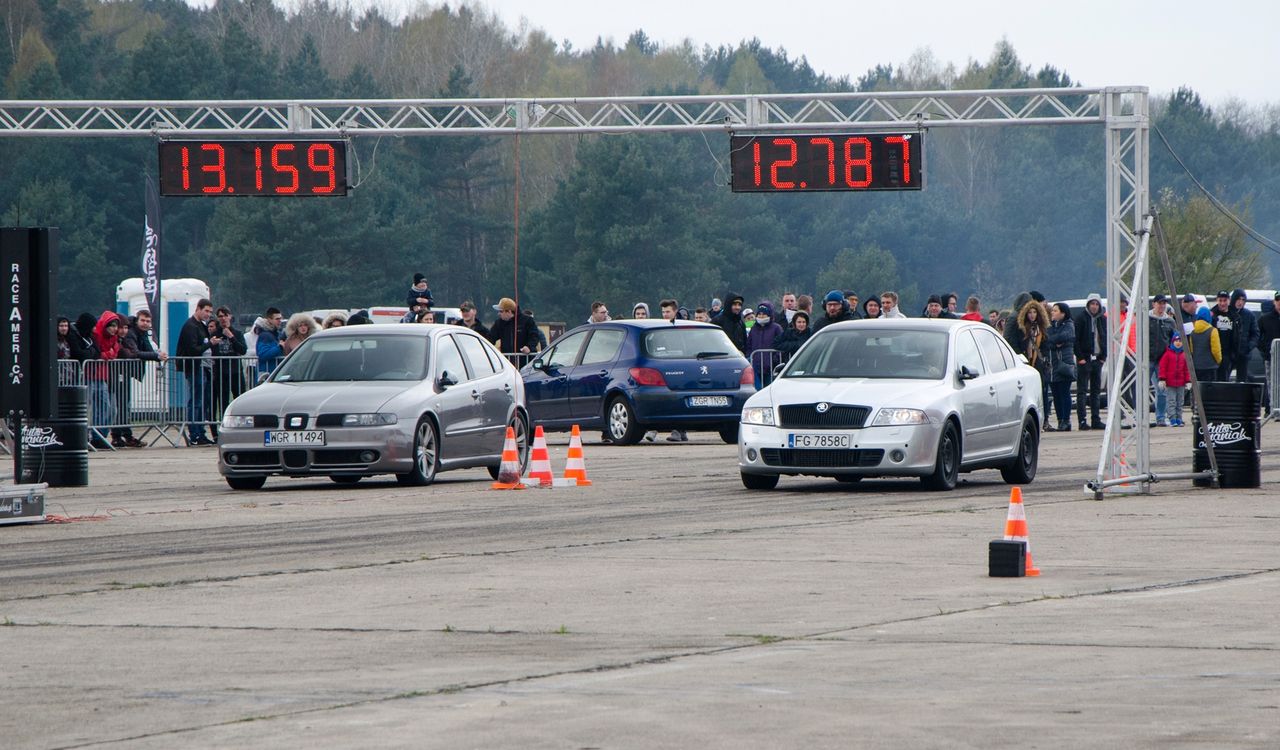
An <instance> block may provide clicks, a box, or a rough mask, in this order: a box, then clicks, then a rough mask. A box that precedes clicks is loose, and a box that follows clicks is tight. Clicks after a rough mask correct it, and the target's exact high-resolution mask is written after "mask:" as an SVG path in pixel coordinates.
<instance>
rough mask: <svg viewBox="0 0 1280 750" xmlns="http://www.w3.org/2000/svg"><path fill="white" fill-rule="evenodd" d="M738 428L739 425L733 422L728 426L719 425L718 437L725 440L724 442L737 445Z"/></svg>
mask: <svg viewBox="0 0 1280 750" xmlns="http://www.w3.org/2000/svg"><path fill="white" fill-rule="evenodd" d="M738 429H739V426H738V425H736V424H735V425H730V426H728V427H721V428H720V439H721V440H723V441H725V442H726V443H728V444H729V445H737V444H738Z"/></svg>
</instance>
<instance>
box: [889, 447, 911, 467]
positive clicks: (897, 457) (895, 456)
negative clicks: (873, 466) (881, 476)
mask: <svg viewBox="0 0 1280 750" xmlns="http://www.w3.org/2000/svg"><path fill="white" fill-rule="evenodd" d="M906 457H907V454H905V453H903V452H902V451H901V450H900V449H895V450H892V451H889V460H890V461H892V462H894V463H895V464H900V463H902V461H903V459H905V458H906Z"/></svg>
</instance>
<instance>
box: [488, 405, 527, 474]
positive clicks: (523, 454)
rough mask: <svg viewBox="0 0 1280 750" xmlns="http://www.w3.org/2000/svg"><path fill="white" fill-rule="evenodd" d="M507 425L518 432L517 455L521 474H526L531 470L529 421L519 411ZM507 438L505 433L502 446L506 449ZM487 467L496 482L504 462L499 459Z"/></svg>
mask: <svg viewBox="0 0 1280 750" xmlns="http://www.w3.org/2000/svg"><path fill="white" fill-rule="evenodd" d="M507 426H508V427H510V428H511V430H512V431H513V432H515V434H516V455H517V456H519V457H520V476H524V475H525V472H527V471H528V470H529V451H530V446H529V422H528V421H527V420H526V419H525V418H524V417H523V416H522V415H521V414H520V413H519V412H516V413H515V414H514V415H512V417H511V421H510V422H508V423H507ZM504 432H505V431H504ZM506 440H507V438H506V436H505V434H504V435H503V438H502V441H503V446H502V447H503V448H504V449H505V448H506ZM486 468H488V469H489V476H491V477H493V479H494V481H495V482H496V481H497V480H498V475H499V474H501V473H502V462H501V461H499V462H498V463H496V464H494V465H492V466H488V467H486Z"/></svg>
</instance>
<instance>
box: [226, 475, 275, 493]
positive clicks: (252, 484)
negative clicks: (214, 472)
mask: <svg viewBox="0 0 1280 750" xmlns="http://www.w3.org/2000/svg"><path fill="white" fill-rule="evenodd" d="M226 479H227V486H228V487H230V488H231V489H233V490H260V489H262V485H264V484H266V483H267V477H266V476H265V475H262V476H256V477H227V478H226Z"/></svg>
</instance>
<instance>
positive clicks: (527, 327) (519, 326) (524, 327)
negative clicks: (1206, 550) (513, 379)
mask: <svg viewBox="0 0 1280 750" xmlns="http://www.w3.org/2000/svg"><path fill="white" fill-rule="evenodd" d="M493 309H494V310H497V311H498V319H497V320H495V321H493V327H491V328H490V329H489V341H491V342H493V345H494V346H496V347H498V351H500V352H502V353H503V354H531V353H533V352H534V351H536V350H537V347H538V333H537V327H538V324H537V323H535V322H534V320H533V317H532V316H530V315H520V314H519V309H518V308H517V307H516V302H515V300H513V299H511V298H510V297H503V298H502V299H501V300H499V301H498V304H496V305H494V306H493Z"/></svg>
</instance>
